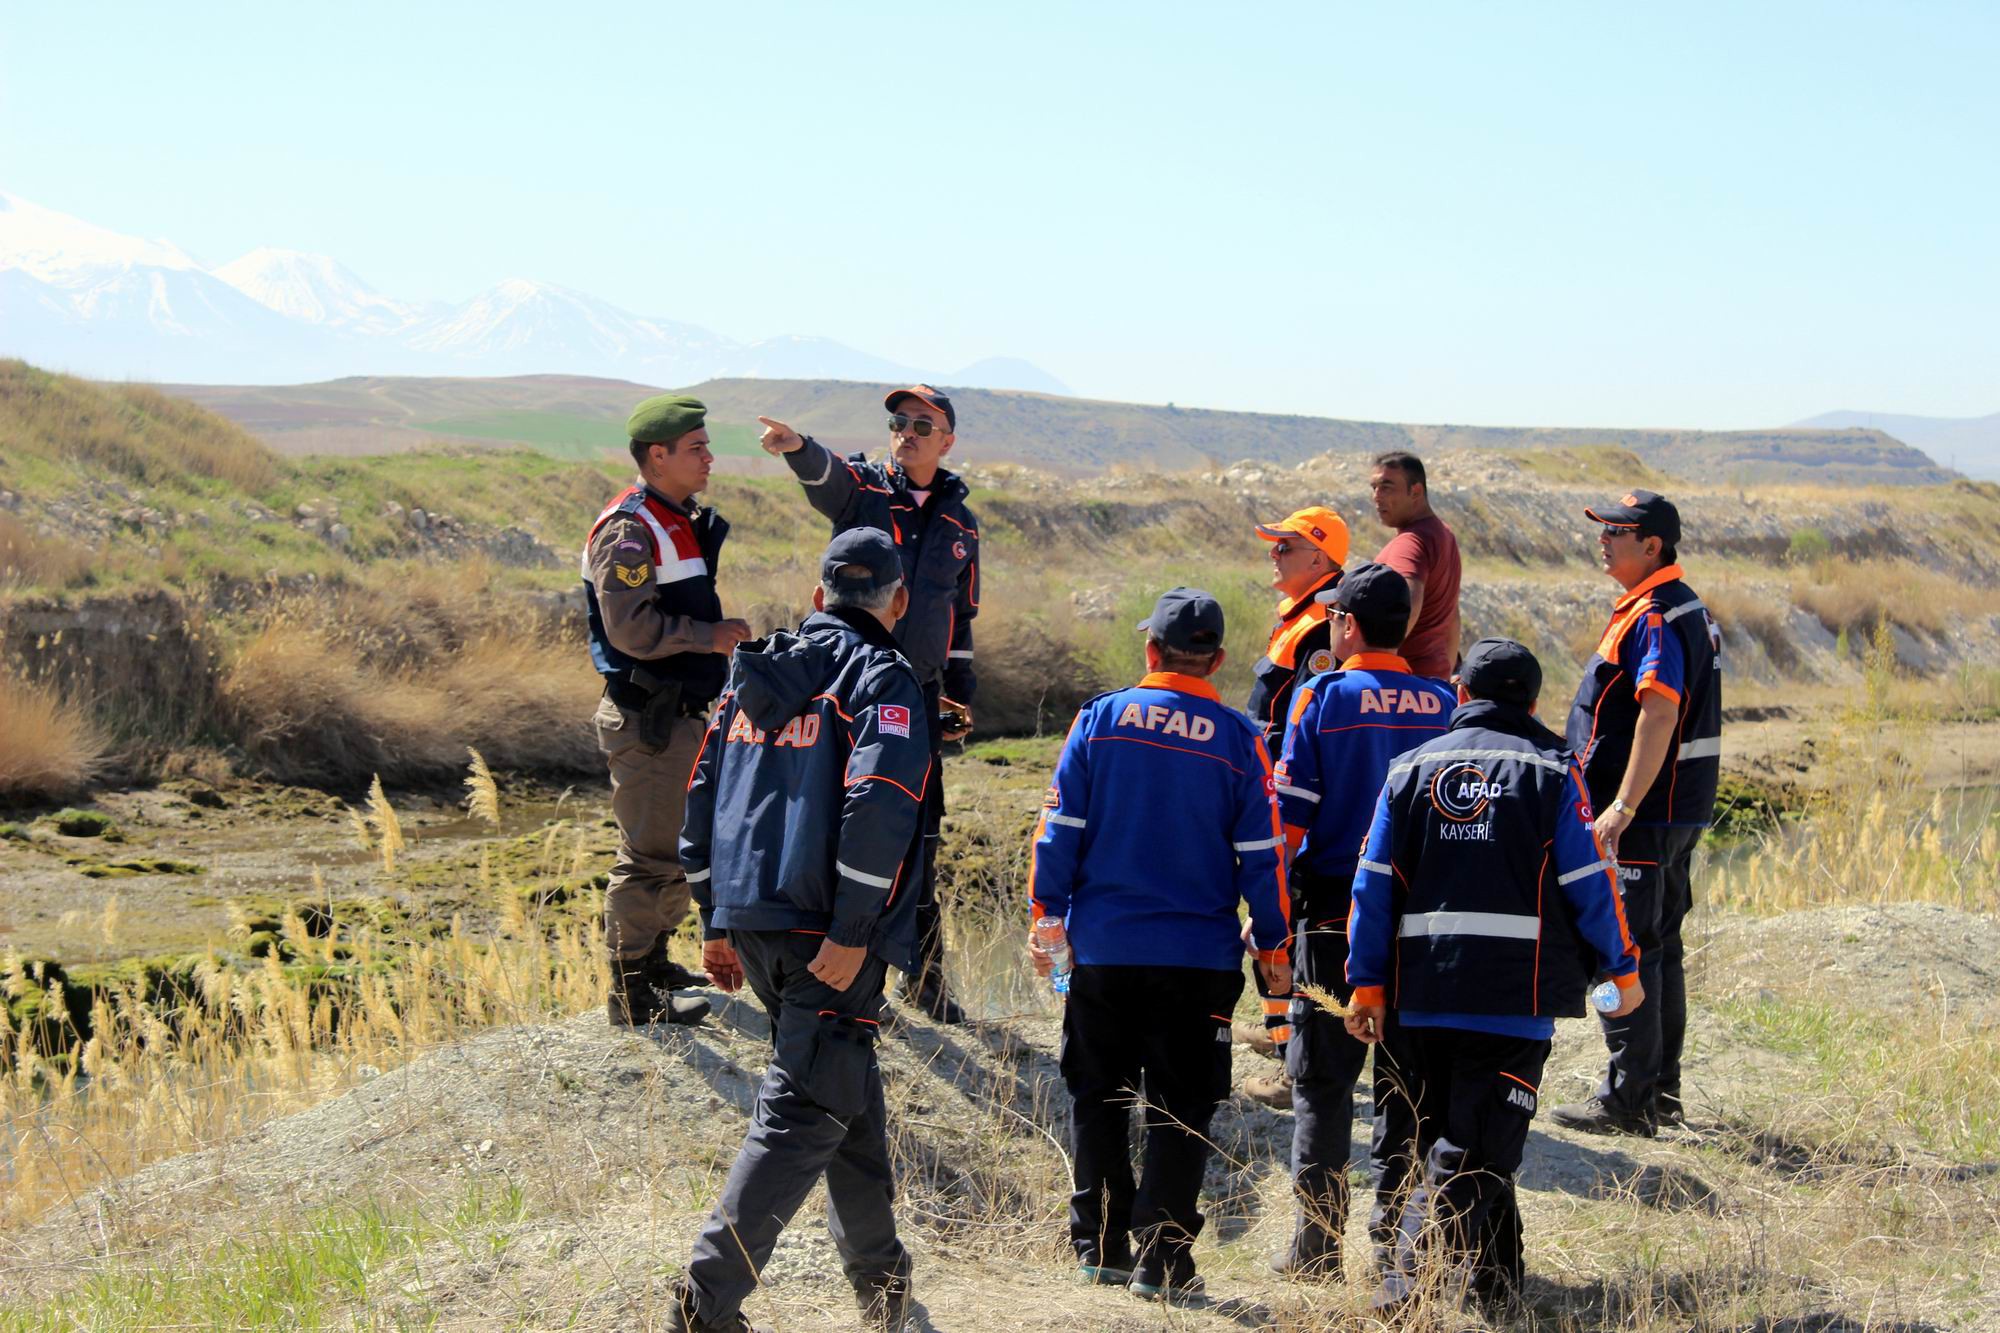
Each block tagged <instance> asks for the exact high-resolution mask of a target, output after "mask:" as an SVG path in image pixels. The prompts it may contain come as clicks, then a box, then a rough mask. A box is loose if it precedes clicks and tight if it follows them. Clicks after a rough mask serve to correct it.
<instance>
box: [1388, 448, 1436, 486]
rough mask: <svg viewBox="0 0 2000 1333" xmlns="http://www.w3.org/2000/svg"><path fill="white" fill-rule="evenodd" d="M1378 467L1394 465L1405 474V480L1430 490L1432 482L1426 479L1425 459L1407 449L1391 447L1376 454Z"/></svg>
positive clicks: (1393, 466)
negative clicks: (1383, 452)
mask: <svg viewBox="0 0 2000 1333" xmlns="http://www.w3.org/2000/svg"><path fill="white" fill-rule="evenodd" d="M1375 466H1376V467H1392V468H1395V469H1396V470H1397V471H1399V472H1401V473H1402V474H1403V480H1404V481H1407V482H1409V483H1410V484H1411V485H1413V486H1421V487H1423V488H1424V489H1425V490H1426V491H1428V490H1430V488H1431V487H1430V483H1429V482H1427V481H1425V480H1424V460H1423V459H1421V458H1418V457H1417V456H1416V455H1415V454H1413V453H1411V452H1409V451H1408V450H1407V449H1391V450H1390V451H1389V452H1388V453H1386V454H1377V455H1375Z"/></svg>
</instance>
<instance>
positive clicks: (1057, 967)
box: [1035, 916, 1076, 995]
mask: <svg viewBox="0 0 2000 1333" xmlns="http://www.w3.org/2000/svg"><path fill="white" fill-rule="evenodd" d="M1035 943H1036V944H1039V945H1040V946H1041V947H1042V952H1043V953H1046V954H1047V955H1048V956H1049V985H1050V986H1052V987H1054V988H1055V992H1056V994H1058V995H1067V994H1069V973H1070V969H1071V968H1072V967H1074V966H1076V955H1075V954H1074V953H1071V952H1070V947H1069V933H1068V932H1067V931H1065V930H1064V929H1063V923H1062V918H1061V917H1054V916H1044V917H1037V918H1036V919H1035Z"/></svg>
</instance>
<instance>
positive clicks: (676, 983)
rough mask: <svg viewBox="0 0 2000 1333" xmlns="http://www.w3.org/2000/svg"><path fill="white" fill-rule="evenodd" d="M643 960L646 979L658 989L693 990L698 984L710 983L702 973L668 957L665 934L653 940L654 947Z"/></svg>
mask: <svg viewBox="0 0 2000 1333" xmlns="http://www.w3.org/2000/svg"><path fill="white" fill-rule="evenodd" d="M642 961H643V962H644V963H645V966H646V980H648V981H650V982H651V983H652V984H653V986H654V988H655V989H657V990H663V991H675V990H692V989H694V988H695V987H696V986H706V985H707V984H708V978H707V977H705V976H703V975H702V974H701V973H699V972H693V971H690V970H689V969H687V968H685V967H682V966H681V965H680V964H679V963H676V962H675V961H674V960H673V959H671V958H669V957H667V937H666V936H665V935H662V936H660V938H659V939H657V940H655V941H653V947H652V949H651V950H650V951H649V952H648V953H647V954H646V957H645V958H644V959H643V960H642Z"/></svg>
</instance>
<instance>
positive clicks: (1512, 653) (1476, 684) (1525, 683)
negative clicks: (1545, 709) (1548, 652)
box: [1458, 639, 1542, 708]
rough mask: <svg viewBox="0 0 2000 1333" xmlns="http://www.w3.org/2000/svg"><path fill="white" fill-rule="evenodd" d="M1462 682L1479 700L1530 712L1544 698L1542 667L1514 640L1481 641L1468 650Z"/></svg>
mask: <svg viewBox="0 0 2000 1333" xmlns="http://www.w3.org/2000/svg"><path fill="white" fill-rule="evenodd" d="M1458 679H1459V682H1460V683H1461V684H1462V685H1464V686H1465V690H1466V693H1468V694H1470V695H1472V697H1473V698H1475V699H1497V700H1498V701H1499V702H1501V703H1507V704H1519V705H1521V707H1523V708H1526V707H1527V706H1528V705H1529V704H1531V703H1533V702H1535V700H1536V699H1539V698H1540V697H1541V694H1542V664H1541V663H1540V662H1537V661H1536V660H1535V655H1534V654H1533V653H1531V652H1529V651H1528V650H1527V649H1526V648H1524V647H1522V646H1521V645H1520V644H1518V643H1515V642H1514V641H1513V640H1512V639H1481V640H1480V641H1479V642H1478V643H1475V644H1473V645H1472V646H1471V647H1470V648H1468V649H1466V650H1465V660H1464V661H1463V662H1461V663H1459V667H1458Z"/></svg>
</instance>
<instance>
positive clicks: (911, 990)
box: [897, 966, 965, 1027]
mask: <svg viewBox="0 0 2000 1333" xmlns="http://www.w3.org/2000/svg"><path fill="white" fill-rule="evenodd" d="M897 994H898V995H899V996H900V998H902V999H903V1000H905V1001H906V1002H908V1003H910V1004H914V1005H916V1006H917V1008H919V1009H921V1010H923V1011H924V1012H925V1013H927V1014H929V1015H930V1016H931V1017H932V1018H934V1019H936V1020H937V1021H938V1022H940V1023H945V1024H948V1025H950V1026H953V1027H956V1026H958V1025H959V1024H960V1023H963V1022H964V1021H965V1010H963V1009H961V1008H959V1006H958V1001H957V1000H954V999H952V998H951V991H950V990H949V989H948V988H947V987H946V986H945V984H944V969H943V968H942V967H937V966H933V967H929V968H926V969H925V970H924V971H923V973H922V974H921V975H916V974H911V973H904V975H903V984H902V986H901V987H900V988H899V989H898V991H897Z"/></svg>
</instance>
